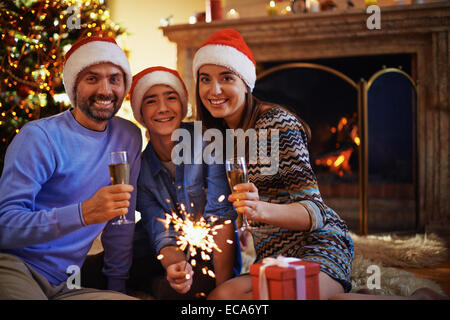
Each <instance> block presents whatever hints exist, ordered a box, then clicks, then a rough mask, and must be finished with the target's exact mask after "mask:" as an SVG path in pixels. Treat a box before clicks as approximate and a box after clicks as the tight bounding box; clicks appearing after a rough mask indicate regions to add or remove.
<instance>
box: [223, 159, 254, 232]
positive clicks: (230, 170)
mask: <svg viewBox="0 0 450 320" xmlns="http://www.w3.org/2000/svg"><path fill="white" fill-rule="evenodd" d="M225 170H226V172H227V178H228V183H229V184H230V189H231V192H233V187H234V186H235V185H237V184H240V183H247V182H248V175H247V165H246V164H245V158H244V157H238V158H236V159H227V160H225ZM250 229H251V227H250V225H249V224H248V221H247V217H246V216H245V213H244V214H242V226H241V231H244V230H249V231H250Z"/></svg>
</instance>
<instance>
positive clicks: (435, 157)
mask: <svg viewBox="0 0 450 320" xmlns="http://www.w3.org/2000/svg"><path fill="white" fill-rule="evenodd" d="M369 16H370V14H367V13H366V12H365V10H362V9H351V10H345V11H326V12H319V13H310V14H297V15H289V16H276V17H261V18H246V19H238V20H222V21H215V22H213V23H197V24H183V25H172V26H167V27H163V28H161V29H162V31H163V33H164V35H165V36H166V37H167V38H168V39H169V40H170V41H172V42H175V43H176V44H177V68H178V70H179V72H180V74H181V75H182V77H183V78H184V79H185V80H186V84H187V87H188V90H189V93H190V102H191V104H192V105H194V104H195V102H194V101H195V90H194V88H195V86H194V81H193V75H192V58H193V56H194V53H195V51H196V50H197V49H198V47H199V46H200V45H201V44H202V43H203V42H204V41H205V40H206V39H207V38H208V37H209V36H210V35H211V34H212V33H214V32H215V31H218V30H220V29H224V28H233V29H236V30H238V31H239V32H240V33H241V34H242V35H243V37H244V38H245V40H246V42H247V43H248V45H249V47H250V48H251V49H252V51H253V53H254V55H255V60H256V61H257V62H270V61H301V60H306V59H320V58H338V57H352V56H364V55H378V54H400V53H406V54H411V55H412V56H413V67H412V75H411V76H412V78H413V79H414V80H415V81H417V83H418V84H419V87H418V115H417V130H418V132H417V138H418V145H417V149H418V179H419V195H418V198H419V203H418V206H419V221H418V230H420V231H424V230H426V231H430V232H438V233H441V234H450V179H449V177H450V171H449V159H450V149H449V147H450V140H449V135H450V129H449V109H450V96H449V92H450V3H449V2H441V3H429V4H417V5H403V6H392V7H381V29H378V30H377V29H374V30H370V29H368V28H367V25H366V21H367V18H368V17H369ZM366 80H367V79H366Z"/></svg>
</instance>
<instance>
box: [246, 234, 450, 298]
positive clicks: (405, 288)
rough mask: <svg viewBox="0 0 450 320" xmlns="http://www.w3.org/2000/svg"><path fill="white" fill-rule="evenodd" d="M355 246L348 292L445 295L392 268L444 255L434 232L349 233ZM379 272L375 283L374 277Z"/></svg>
mask: <svg viewBox="0 0 450 320" xmlns="http://www.w3.org/2000/svg"><path fill="white" fill-rule="evenodd" d="M351 237H352V239H353V242H354V245H355V256H354V260H353V265H352V275H351V277H350V280H351V282H352V292H357V291H359V290H361V289H368V286H367V285H368V284H369V287H370V288H369V289H371V293H372V294H377V295H396V296H410V295H411V294H412V293H413V292H414V291H416V290H417V289H419V288H422V287H427V288H430V289H432V290H434V291H436V292H438V293H440V294H445V293H444V292H443V291H442V289H441V288H440V286H439V285H438V284H437V283H436V282H434V281H432V280H429V279H423V278H418V277H416V276H415V275H414V274H412V273H411V272H407V271H404V270H400V269H396V268H394V267H421V268H423V267H432V266H435V265H437V264H438V263H440V262H442V261H444V260H445V259H446V258H447V254H448V252H447V246H446V243H445V241H444V240H442V239H440V238H439V237H437V236H436V235H421V234H418V235H415V236H408V237H407V236H398V235H382V236H374V235H371V236H358V235H356V234H353V233H352V234H351ZM252 247H253V246H252V245H249V249H247V251H246V252H242V260H243V261H242V262H243V268H242V272H243V273H245V272H248V269H249V266H250V264H252V263H253V261H254V259H255V253H254V249H253V248H252ZM376 272H379V278H378V280H379V281H378V282H377V280H376V279H375V277H376V274H375V273H376Z"/></svg>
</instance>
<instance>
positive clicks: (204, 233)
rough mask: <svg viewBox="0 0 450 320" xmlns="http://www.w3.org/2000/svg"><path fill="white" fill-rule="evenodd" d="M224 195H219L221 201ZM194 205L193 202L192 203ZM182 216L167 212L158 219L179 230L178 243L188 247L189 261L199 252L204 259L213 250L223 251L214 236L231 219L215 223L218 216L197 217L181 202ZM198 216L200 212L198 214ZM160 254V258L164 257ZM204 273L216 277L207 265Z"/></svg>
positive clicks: (182, 246)
mask: <svg viewBox="0 0 450 320" xmlns="http://www.w3.org/2000/svg"><path fill="white" fill-rule="evenodd" d="M223 198H224V197H222V196H221V197H219V202H221V201H223ZM191 207H193V204H191ZM180 208H181V216H180V215H177V214H176V213H175V212H172V213H171V214H168V213H166V214H165V219H164V220H163V219H158V220H160V221H161V222H162V223H164V225H165V228H166V230H168V229H169V227H170V225H172V226H173V229H174V230H175V231H176V232H177V234H178V235H177V245H178V247H179V249H180V250H181V251H185V250H186V249H187V257H186V260H187V261H189V259H191V258H192V257H195V256H196V255H197V254H199V255H200V257H201V259H202V260H204V261H209V260H211V254H212V253H213V250H217V251H218V252H222V250H221V249H220V248H219V247H218V246H217V244H216V242H215V241H214V236H215V235H217V231H218V230H220V229H222V228H223V227H224V225H226V224H229V223H231V220H226V221H225V222H224V223H223V224H215V222H217V220H218V218H216V217H211V218H210V219H209V221H208V220H206V219H205V218H204V217H203V216H201V217H199V218H198V217H195V216H194V215H192V214H189V213H187V212H186V210H185V206H184V205H183V204H180ZM196 216H198V213H197V215H196ZM227 243H229V244H232V243H233V241H232V240H227ZM162 258H163V257H162V256H161V255H160V256H158V259H162ZM191 265H192V266H193V267H195V265H196V261H195V259H192V260H191ZM202 272H203V273H204V274H208V275H209V276H210V277H212V278H214V277H215V274H214V272H213V271H212V270H208V268H207V267H204V268H203V269H202Z"/></svg>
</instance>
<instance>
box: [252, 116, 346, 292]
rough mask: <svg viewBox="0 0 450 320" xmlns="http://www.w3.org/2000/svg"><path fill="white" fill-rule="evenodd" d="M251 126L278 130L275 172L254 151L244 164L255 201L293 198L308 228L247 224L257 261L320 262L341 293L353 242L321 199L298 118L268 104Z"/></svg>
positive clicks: (290, 200) (272, 140) (270, 141)
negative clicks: (283, 258) (291, 259)
mask: <svg viewBox="0 0 450 320" xmlns="http://www.w3.org/2000/svg"><path fill="white" fill-rule="evenodd" d="M255 129H256V131H257V132H260V130H261V129H266V130H267V133H268V135H269V137H270V136H271V135H270V133H271V129H278V133H279V135H278V139H279V159H278V160H279V161H278V165H279V167H278V171H277V172H276V173H275V174H273V175H267V174H264V173H265V172H264V171H263V170H264V168H266V169H267V168H268V167H270V164H262V163H261V161H260V158H261V155H259V159H258V163H253V164H252V163H251V162H250V163H249V164H248V174H249V180H250V182H253V183H254V184H255V185H256V187H257V188H258V192H259V195H260V199H261V200H263V201H267V202H271V203H279V204H286V203H293V202H299V203H301V204H302V205H303V206H305V208H306V209H307V210H308V212H309V214H310V217H311V222H312V227H311V229H310V230H309V231H308V232H302V231H295V230H288V229H284V228H280V227H275V226H272V225H268V224H264V223H258V222H255V221H252V222H251V225H252V226H255V227H258V228H256V229H255V230H254V231H253V239H254V243H255V249H256V254H257V260H261V259H263V258H265V257H268V256H277V255H280V254H282V255H284V256H289V257H297V258H301V259H303V260H307V261H312V262H316V263H319V264H320V270H321V271H323V272H325V273H326V274H328V275H329V276H331V277H332V278H333V279H335V280H337V281H339V282H340V283H341V284H342V286H343V287H344V290H345V292H349V291H350V289H351V282H350V281H349V278H350V275H351V266H352V260H353V242H352V240H351V238H350V235H349V232H348V228H347V225H346V223H345V222H344V221H343V220H342V219H341V218H340V217H339V215H338V214H337V213H336V212H335V211H333V210H332V209H330V208H328V207H327V206H326V205H325V204H324V203H323V201H322V197H321V195H320V192H319V188H318V185H317V181H316V178H315V175H314V173H313V171H312V168H311V165H310V161H309V153H308V149H307V136H306V133H305V130H304V128H303V126H302V125H301V123H300V121H299V120H298V119H297V118H296V117H295V116H294V115H292V114H291V113H289V112H287V111H285V110H283V109H281V108H278V107H274V108H272V109H270V110H269V111H268V112H266V113H264V114H263V115H262V116H261V117H260V118H259V119H258V121H257V122H256V125H255ZM274 143H276V135H273V136H272V137H271V138H269V139H268V142H267V150H268V151H267V156H269V155H270V150H271V147H273V146H274Z"/></svg>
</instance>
